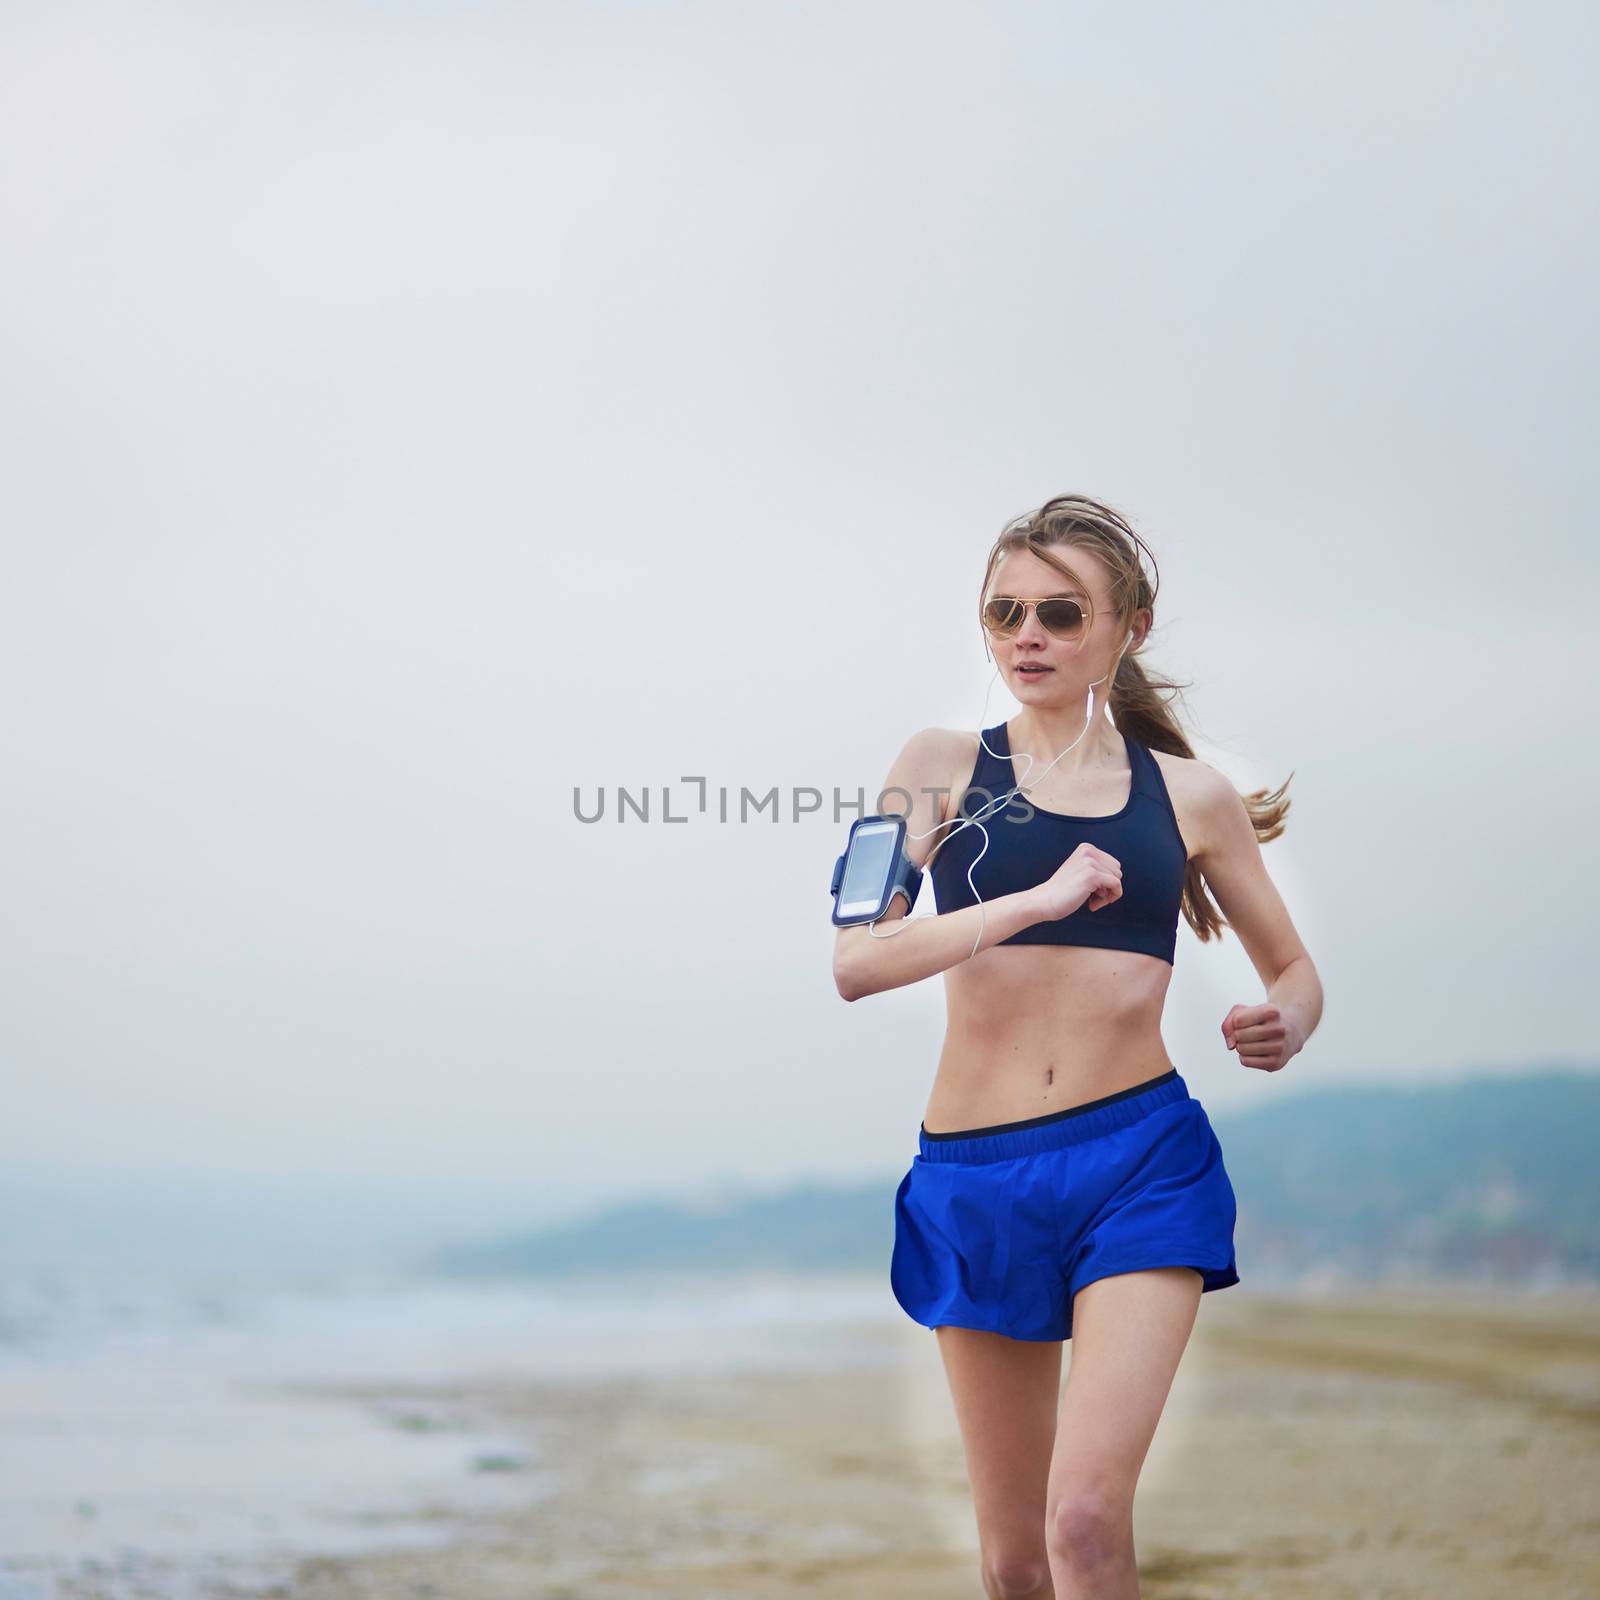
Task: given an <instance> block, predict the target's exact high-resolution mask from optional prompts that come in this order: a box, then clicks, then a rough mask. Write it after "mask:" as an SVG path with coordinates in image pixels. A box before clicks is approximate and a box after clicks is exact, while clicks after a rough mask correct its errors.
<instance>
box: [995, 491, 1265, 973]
mask: <svg viewBox="0 0 1600 1600" xmlns="http://www.w3.org/2000/svg"><path fill="white" fill-rule="evenodd" d="M1062 545H1067V546H1076V547H1077V548H1079V549H1083V550H1088V551H1090V552H1092V553H1093V554H1094V555H1096V556H1098V557H1099V558H1100V560H1101V561H1102V562H1103V563H1104V564H1105V567H1106V570H1107V571H1108V572H1109V573H1110V574H1111V604H1112V607H1113V608H1114V610H1115V612H1116V615H1117V616H1118V617H1119V618H1120V620H1121V624H1122V629H1121V631H1124V632H1128V631H1131V630H1132V629H1133V626H1134V617H1135V616H1136V615H1137V613H1138V612H1140V611H1142V610H1146V609H1148V610H1149V611H1150V613H1151V618H1152V626H1153V622H1154V615H1155V599H1156V590H1157V589H1158V588H1159V587H1160V573H1159V570H1158V569H1157V567H1156V561H1155V556H1154V555H1153V554H1152V553H1151V551H1150V547H1149V546H1148V545H1147V544H1146V543H1145V542H1144V540H1143V539H1141V538H1140V537H1139V535H1138V534H1136V533H1135V532H1134V531H1133V529H1132V528H1131V527H1130V526H1129V525H1128V522H1127V520H1126V519H1125V518H1124V517H1123V516H1122V515H1121V514H1120V513H1119V512H1117V511H1115V510H1113V509H1112V508H1111V507H1110V506H1108V505H1104V504H1102V503H1101V502H1100V501H1098V500H1091V499H1089V498H1088V497H1087V496H1085V495H1078V494H1062V495H1057V496H1056V497H1055V498H1054V499H1052V500H1047V501H1046V502H1045V503H1044V504H1043V505H1042V506H1040V507H1039V509H1038V510H1037V511H1032V512H1029V513H1027V514H1026V515H1025V516H1021V517H1017V518H1014V519H1013V520H1012V521H1011V522H1009V523H1007V524H1006V526H1005V528H1004V529H1003V530H1002V531H1001V534H1000V537H999V538H998V539H996V540H995V542H994V547H993V548H992V549H991V550H990V552H989V560H988V563H987V565H986V567H985V569H984V574H983V589H982V591H981V592H980V594H979V598H978V606H979V609H980V612H981V610H982V606H983V603H984V601H985V600H987V599H988V597H989V586H990V584H991V583H992V582H993V581H994V575H995V572H996V570H997V569H998V568H999V566H1000V564H1001V562H1003V561H1004V560H1005V558H1006V557H1007V556H1008V555H1010V554H1011V553H1012V552H1013V551H1018V550H1021V551H1026V552H1027V553H1029V554H1031V555H1035V556H1037V557H1038V558H1039V559H1040V560H1041V561H1043V562H1045V563H1046V564H1047V565H1049V566H1052V567H1054V568H1055V569H1056V570H1057V571H1058V572H1060V573H1062V574H1064V575H1065V576H1066V577H1068V578H1074V579H1077V580H1078V581H1079V582H1081V581H1082V580H1081V575H1079V574H1076V573H1074V572H1073V571H1072V569H1071V568H1070V567H1068V566H1066V565H1064V564H1063V563H1062V562H1061V561H1060V560H1058V559H1057V558H1056V557H1055V556H1053V555H1052V554H1051V553H1050V551H1051V549H1052V548H1056V547H1059V546H1062ZM1141 551H1142V552H1143V553H1144V555H1145V556H1147V557H1148V558H1149V562H1150V573H1149V574H1148V575H1147V574H1146V572H1145V569H1144V565H1143V563H1142V562H1141V561H1140V559H1139V557H1140V552H1141ZM1088 610H1089V625H1090V626H1093V623H1094V601H1093V598H1092V597H1089V607H1088ZM1185 687H1186V686H1185V685H1182V684H1179V683H1177V682H1175V681H1174V680H1173V679H1170V678H1163V677H1158V676H1155V675H1153V674H1151V673H1150V672H1147V671H1146V670H1145V667H1144V664H1143V663H1142V662H1141V661H1140V660H1139V659H1138V658H1137V656H1135V655H1134V654H1133V653H1132V652H1131V651H1130V652H1125V653H1124V654H1123V656H1122V658H1121V659H1120V660H1119V661H1118V663H1117V671H1116V676H1115V677H1114V678H1113V679H1112V680H1111V693H1110V703H1111V715H1112V717H1113V719H1114V720H1115V722H1116V725H1117V728H1118V730H1119V731H1120V732H1122V733H1125V734H1127V735H1128V736H1129V737H1131V738H1133V739H1136V740H1137V741H1138V742H1139V743H1140V744H1143V745H1146V746H1148V747H1149V748H1150V749H1152V750H1164V751H1165V752H1166V753H1167V754H1168V755H1174V756H1187V757H1190V758H1191V759H1192V758H1193V757H1194V750H1193V749H1192V748H1191V747H1190V744H1189V740H1188V738H1187V736H1186V735H1185V734H1184V731H1183V729H1182V727H1181V726H1180V725H1179V722H1178V719H1177V717H1176V716H1175V715H1174V713H1173V711H1172V709H1171V707H1172V703H1173V702H1174V701H1176V700H1180V699H1182V696H1183V689H1184V688H1185ZM1293 777H1294V773H1293V772H1292V771H1291V772H1290V774H1289V776H1288V777H1287V778H1285V779H1284V780H1283V782H1282V783H1281V784H1280V785H1279V786H1278V787H1277V788H1276V789H1270V790H1269V789H1256V790H1252V791H1251V792H1250V793H1249V794H1244V795H1241V796H1240V798H1241V799H1242V800H1243V801H1244V805H1245V809H1246V810H1247V811H1248V812H1249V814H1250V823H1251V826H1252V827H1254V829H1255V832H1256V838H1257V839H1258V840H1259V841H1260V842H1261V843H1262V844H1266V843H1267V842H1268V841H1269V840H1271V839H1276V838H1277V837H1278V835H1279V834H1280V833H1282V832H1283V830H1284V826H1285V819H1286V818H1287V816H1288V814H1289V806H1290V801H1289V799H1288V797H1287V790H1288V788H1289V784H1290V781H1291V780H1292V779H1293ZM1183 914H1184V917H1185V918H1186V919H1187V920H1188V923H1189V926H1190V927H1191V928H1193V929H1194V931H1195V934H1196V935H1197V936H1198V937H1199V938H1200V939H1201V940H1202V941H1204V940H1208V939H1210V938H1212V937H1213V935H1215V936H1216V937H1218V938H1220V937H1221V936H1222V932H1223V929H1224V928H1226V927H1227V919H1226V918H1225V917H1224V916H1223V915H1222V912H1221V911H1220V910H1219V909H1218V907H1217V905H1216V902H1215V901H1213V900H1212V898H1211V896H1210V894H1209V893H1208V892H1207V889H1206V885H1205V879H1204V878H1203V877H1202V875H1201V872H1200V868H1199V867H1198V866H1197V865H1196V864H1195V863H1194V862H1193V861H1191V862H1190V863H1189V864H1188V867H1187V869H1186V870H1185V872H1184V879H1183Z"/></svg>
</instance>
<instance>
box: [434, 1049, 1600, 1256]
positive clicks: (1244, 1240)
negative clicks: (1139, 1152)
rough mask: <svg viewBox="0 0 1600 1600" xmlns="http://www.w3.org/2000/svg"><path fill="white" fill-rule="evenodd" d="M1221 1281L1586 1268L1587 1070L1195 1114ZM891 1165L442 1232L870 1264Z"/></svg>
mask: <svg viewBox="0 0 1600 1600" xmlns="http://www.w3.org/2000/svg"><path fill="white" fill-rule="evenodd" d="M1212 1123H1213V1126H1214V1127H1215V1128H1216V1130H1217V1136H1218V1138H1219V1139H1220V1141H1221V1143H1222V1148H1223V1155H1224V1159H1225V1160H1226V1162H1227V1166H1228V1173H1229V1176H1230V1177H1231V1178H1232V1180H1233V1186H1234V1190H1235V1192H1236V1194H1237V1196H1238V1199H1239V1221H1238V1227H1237V1231H1236V1234H1235V1243H1236V1247H1237V1252H1238V1259H1239V1271H1240V1275H1241V1278H1248V1279H1252V1280H1253V1281H1255V1282H1256V1283H1257V1284H1258V1285H1261V1286H1263V1287H1264V1286H1267V1285H1268V1284H1272V1283H1278V1282H1284V1283H1287V1282H1294V1281H1299V1280H1302V1279H1305V1278H1307V1277H1322V1278H1334V1279H1349V1280H1353V1281H1360V1282H1376V1281H1380V1280H1384V1279H1388V1280H1395V1279H1404V1280H1408V1281H1412V1280H1416V1279H1445V1278H1448V1279H1456V1280H1460V1279H1471V1280H1476V1281H1480V1282H1490V1283H1504V1284H1508V1285H1512V1284H1520V1285H1535V1284H1558V1283H1572V1282H1591V1283H1592V1282H1600V1162H1597V1161H1596V1159H1595V1144H1596V1139H1597V1135H1600V1071H1597V1072H1588V1071H1576V1070H1570V1069H1569V1070H1549V1071H1541V1072H1538V1073H1535V1074H1532V1075H1525V1076H1517V1077H1509V1076H1507V1077H1497V1078H1474V1079H1471V1080H1466V1081H1462V1082H1457V1083H1451V1084H1444V1085H1436V1086H1429V1087H1426V1088H1394V1089H1385V1088H1327V1089H1308V1090H1298V1091H1289V1092H1286V1093H1285V1094H1284V1095H1283V1096H1282V1098H1281V1099H1275V1100H1273V1101H1271V1102H1269V1103H1267V1104H1264V1105H1260V1106H1257V1107H1254V1108H1252V1109H1251V1110H1249V1111H1245V1112H1238V1113H1233V1114H1224V1113H1212ZM903 1171H904V1168H901V1169H899V1170H897V1171H894V1172H891V1173H886V1174H885V1175H884V1176H883V1177H882V1178H878V1179H873V1180H871V1181H867V1182H862V1183H855V1184H849V1185H826V1186H824V1185H820V1184H815V1183H808V1184H801V1185H797V1186H795V1187H793V1188H789V1189H786V1190H784V1191H782V1192H779V1193H759V1194H756V1193H749V1194H737V1193H735V1194H731V1195H728V1196H725V1197H724V1198H722V1199H721V1200H719V1201H717V1202H715V1203H697V1204H690V1203H685V1202H682V1201H678V1200H666V1199H664V1200H662V1201H660V1202H643V1203H633V1204H629V1205H621V1206H616V1207H612V1208H608V1209H605V1210H602V1211H598V1212H596V1213H595V1214H593V1215H591V1216H589V1217H587V1218H584V1219H580V1220H578V1221H576V1222H570V1223H567V1224H565V1225H563V1226H561V1227H554V1228H546V1229H541V1230H537V1231H530V1232H528V1233H525V1234H515V1235H512V1236H510V1237H505V1238H501V1239H497V1240H485V1241H484V1242H483V1243H481V1244H479V1245H475V1246H456V1247H453V1248H451V1249H449V1250H446V1251H444V1252H442V1253H441V1254H440V1255H439V1256H438V1257H437V1258H436V1264H437V1266H438V1267H439V1269H440V1270H441V1271H444V1272H446V1273H452V1274H459V1275H467V1276H483V1275H504V1274H515V1275H523V1274H562V1275H565V1274H571V1273H594V1272H604V1271H620V1270H636V1269H655V1270H661V1271H681V1270H692V1271H697V1272H706V1271H729V1272H744V1271H750V1270H756V1269H768V1270H777V1271H802V1272H804V1271H826V1272H849V1271H855V1270H860V1271H866V1272H887V1270H888V1263H889V1252H890V1247H891V1244H892V1241H893V1236H894V1192H895V1188H896V1185H897V1184H898V1182H899V1180H900V1177H901V1176H902V1174H903Z"/></svg>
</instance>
